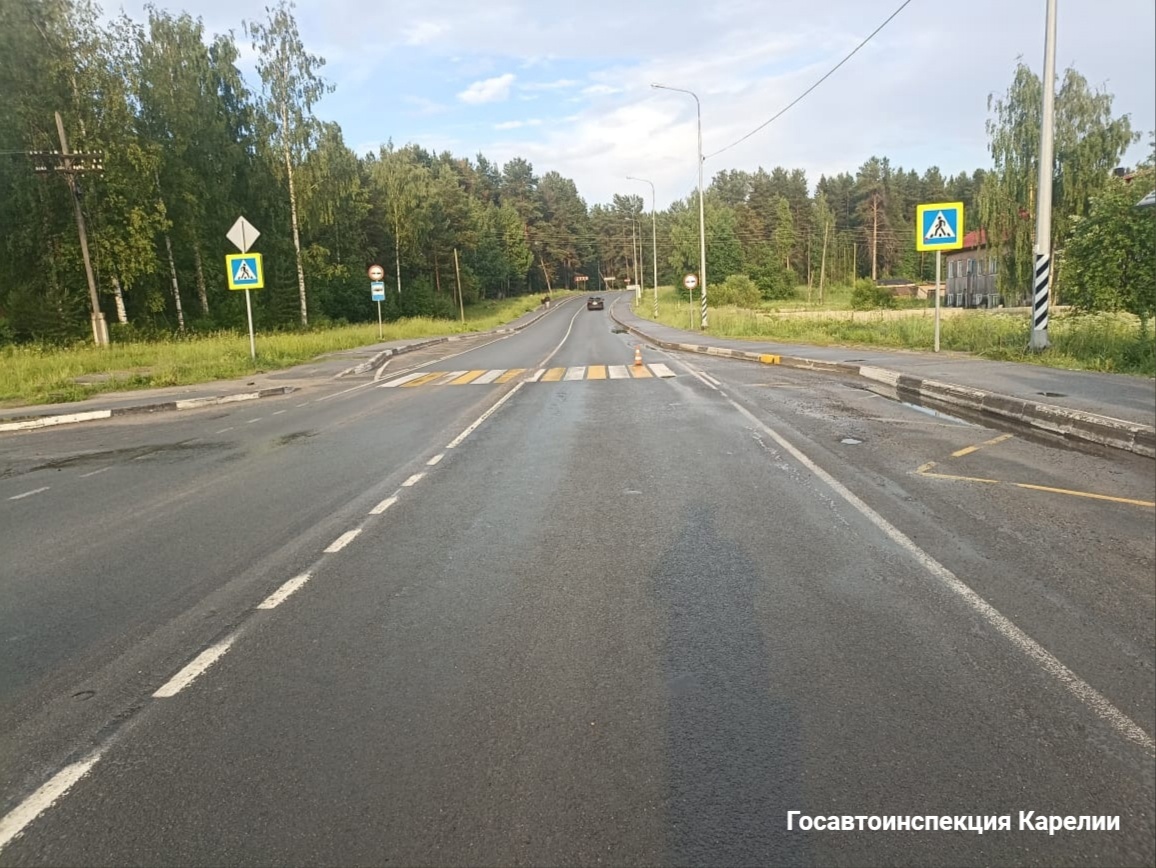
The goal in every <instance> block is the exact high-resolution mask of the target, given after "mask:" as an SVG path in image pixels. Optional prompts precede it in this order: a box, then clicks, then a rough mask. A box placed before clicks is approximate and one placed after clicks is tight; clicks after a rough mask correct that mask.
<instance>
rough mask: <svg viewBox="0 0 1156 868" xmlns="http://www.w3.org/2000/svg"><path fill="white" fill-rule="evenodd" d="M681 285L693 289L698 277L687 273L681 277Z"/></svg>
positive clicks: (696, 284)
mask: <svg viewBox="0 0 1156 868" xmlns="http://www.w3.org/2000/svg"><path fill="white" fill-rule="evenodd" d="M682 285H683V286H685V287H686V288H687V289H694V288H695V287H696V286H698V278H697V277H695V276H694V275H693V274H688V275H687V276H686V277H684V278H683V279H682Z"/></svg>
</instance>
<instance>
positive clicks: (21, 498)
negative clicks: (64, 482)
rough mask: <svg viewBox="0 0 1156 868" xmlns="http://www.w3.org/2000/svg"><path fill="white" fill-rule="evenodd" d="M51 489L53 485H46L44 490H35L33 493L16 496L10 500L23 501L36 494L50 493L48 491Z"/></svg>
mask: <svg viewBox="0 0 1156 868" xmlns="http://www.w3.org/2000/svg"><path fill="white" fill-rule="evenodd" d="M51 487H52V486H51V485H45V486H44V487H42V488H34V489H32V490H31V491H26V492H24V493H23V494H14V495H12V496H11V497H10V498H8V499H9V500H23V499H24V498H26V497H31V496H32V495H34V494H40V493H41V492H43V491H48V489H49V488H51Z"/></svg>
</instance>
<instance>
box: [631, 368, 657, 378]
mask: <svg viewBox="0 0 1156 868" xmlns="http://www.w3.org/2000/svg"><path fill="white" fill-rule="evenodd" d="M628 370H629V371H630V376H632V377H634V379H636V380H645V379H646V378H647V377H653V376H654V374H652V373H650V369H649V368H647V367H646V365H631V366H630V367H629V368H628Z"/></svg>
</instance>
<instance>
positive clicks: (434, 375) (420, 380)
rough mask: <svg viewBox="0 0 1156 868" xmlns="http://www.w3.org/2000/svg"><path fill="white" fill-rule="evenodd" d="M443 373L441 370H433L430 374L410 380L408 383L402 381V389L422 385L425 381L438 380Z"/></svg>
mask: <svg viewBox="0 0 1156 868" xmlns="http://www.w3.org/2000/svg"><path fill="white" fill-rule="evenodd" d="M443 376H445V374H444V373H443V372H442V371H434V372H433V373H432V374H425V375H423V376H421V377H418V378H417V379H416V380H410V381H409V382H408V383H402V388H403V389H411V388H413V387H414V386H424V385H425V384H426V383H432V382H433V381H434V380H440V379H441V378H442V377H443Z"/></svg>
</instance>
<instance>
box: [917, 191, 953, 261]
mask: <svg viewBox="0 0 1156 868" xmlns="http://www.w3.org/2000/svg"><path fill="white" fill-rule="evenodd" d="M961 247H963V203H962V202H936V203H933V204H930V205H919V206H917V207H916V209H915V249H916V250H959V248H961Z"/></svg>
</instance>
